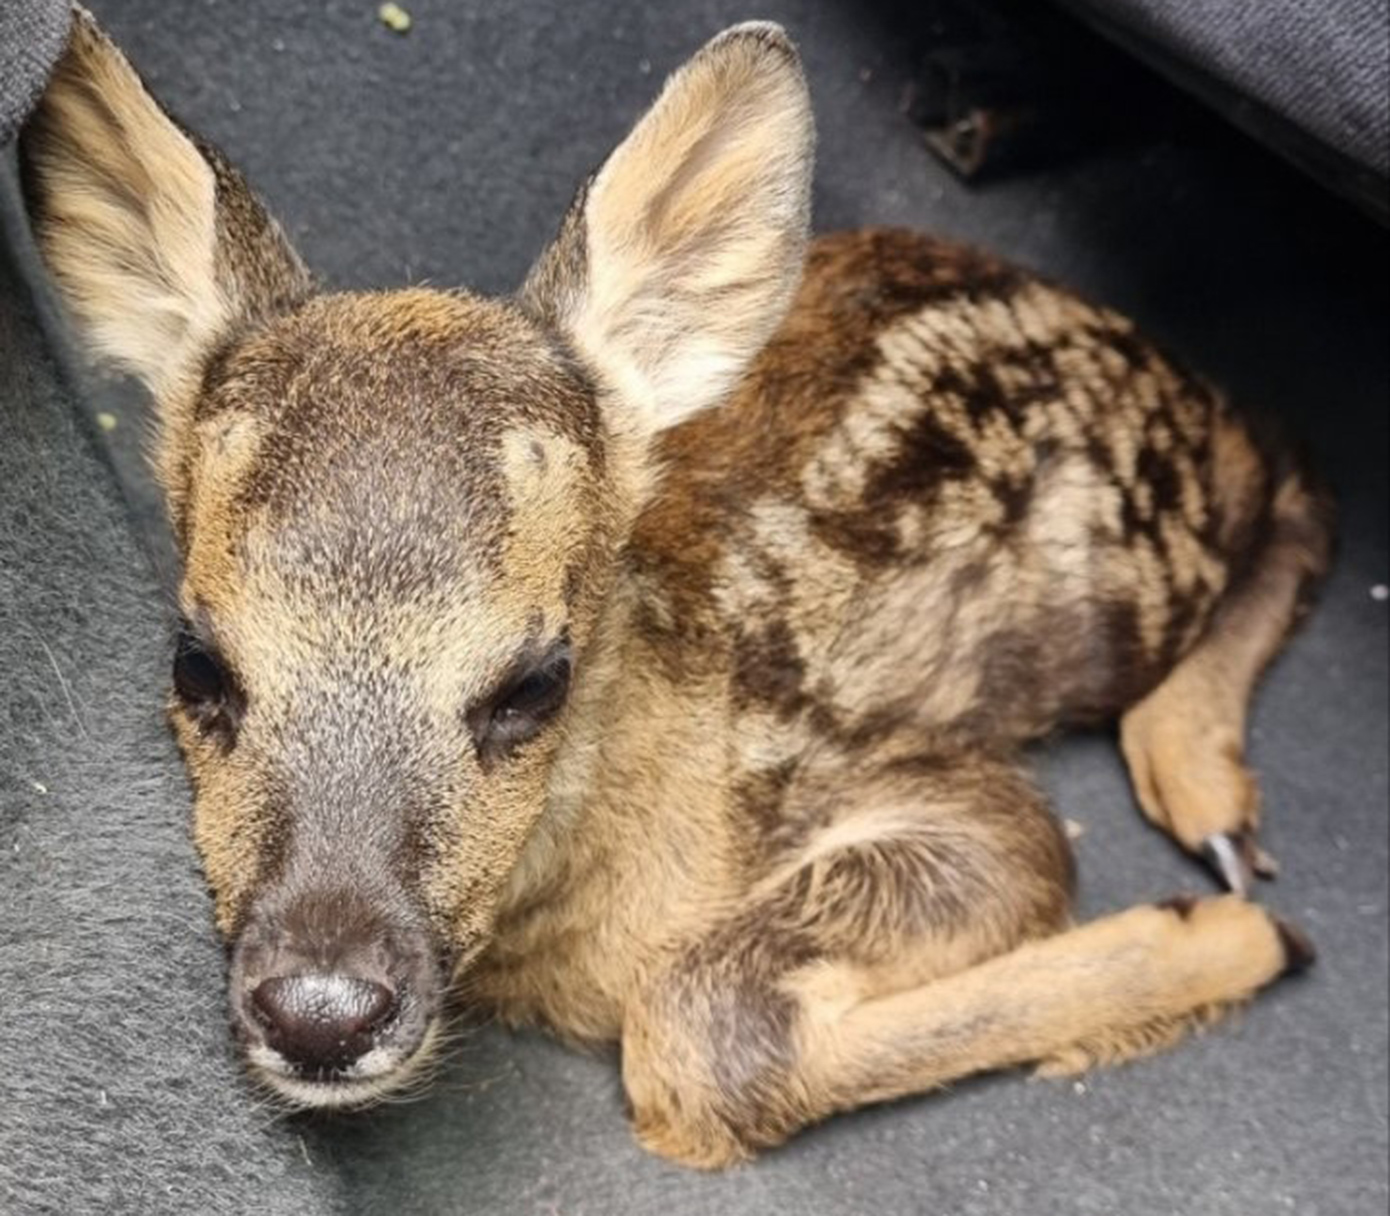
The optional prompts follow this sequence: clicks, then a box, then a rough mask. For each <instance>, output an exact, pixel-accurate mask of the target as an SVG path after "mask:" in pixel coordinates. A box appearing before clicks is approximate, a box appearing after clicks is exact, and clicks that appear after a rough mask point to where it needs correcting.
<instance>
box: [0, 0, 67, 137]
mask: <svg viewBox="0 0 1390 1216" xmlns="http://www.w3.org/2000/svg"><path fill="white" fill-rule="evenodd" d="M68 5H69V0H0V146H3V145H4V144H6V143H8V142H9V139H10V136H11V135H13V134H14V132H15V130H16V129H17V128H18V126H19V124H20V123H21V122H22V121H23V119H24V116H25V115H26V114H28V113H29V108H30V107H31V106H32V105H33V104H34V101H35V99H36V98H37V97H38V95H39V91H40V90H41V89H42V88H43V82H44V81H45V80H47V79H48V72H49V69H50V68H52V66H53V63H54V60H56V59H57V58H58V52H59V51H61V50H62V49H63V41H64V37H65V35H66V34H67V29H68V14H69V11H70V10H69V7H68Z"/></svg>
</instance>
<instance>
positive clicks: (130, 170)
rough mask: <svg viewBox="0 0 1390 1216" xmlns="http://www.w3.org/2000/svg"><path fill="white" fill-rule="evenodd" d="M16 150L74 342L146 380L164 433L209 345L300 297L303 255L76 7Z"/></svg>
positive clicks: (185, 402) (182, 408) (184, 404)
mask: <svg viewBox="0 0 1390 1216" xmlns="http://www.w3.org/2000/svg"><path fill="white" fill-rule="evenodd" d="M20 155H21V160H22V167H23V177H24V188H25V194H26V199H27V203H28V208H29V213H30V217H31V219H32V220H33V223H34V229H35V233H36V235H37V237H38V242H39V247H40V250H41V252H42V254H43V257H44V260H45V262H46V263H47V265H48V267H49V270H50V271H51V273H52V275H53V278H54V281H55V282H56V284H57V286H58V290H59V293H60V295H61V296H62V297H63V300H64V302H65V304H66V305H67V308H68V311H69V312H70V314H71V315H72V316H73V318H74V319H75V320H76V322H77V325H78V328H79V331H80V334H81V337H82V339H83V341H84V343H85V344H86V345H87V346H88V347H89V348H90V350H91V351H92V353H93V354H95V355H97V356H99V357H101V358H104V359H108V360H110V361H112V362H114V363H117V364H119V365H120V366H122V367H124V368H125V369H126V370H128V371H130V372H133V373H134V374H135V375H136V376H138V377H139V378H140V379H141V380H143V381H144V382H145V383H146V384H147V385H148V386H149V388H150V390H151V391H152V393H153V394H154V396H155V399H156V401H157V403H158V408H159V411H160V415H161V424H162V426H163V428H164V430H165V432H166V435H165V437H166V439H169V438H171V436H170V435H169V431H170V430H171V429H172V428H175V427H177V425H178V423H179V421H180V420H179V418H178V417H177V415H178V414H179V413H180V412H187V411H188V409H189V408H190V406H191V401H190V400H189V396H190V392H191V391H192V389H193V387H194V386H195V385H196V383H197V379H198V376H199V374H200V371H201V367H202V363H203V360H204V359H205V358H206V357H207V355H208V353H209V352H210V351H211V350H212V348H213V347H214V346H215V345H216V344H217V343H218V342H219V341H220V340H222V339H224V338H225V336H226V335H227V334H228V333H229V332H230V331H231V330H232V329H233V328H234V327H235V326H238V325H241V324H244V323H247V322H253V321H254V320H255V319H256V318H257V317H258V316H263V315H267V314H268V313H270V312H272V311H274V310H275V309H276V308H279V307H282V306H283V305H285V304H286V303H288V302H291V301H293V300H295V299H297V298H300V297H302V296H303V295H304V294H305V293H306V292H307V291H308V290H309V277H308V275H307V273H306V272H305V270H304V267H303V265H302V264H301V263H300V261H299V259H298V258H297V257H296V256H295V254H294V252H293V251H292V250H291V249H290V247H289V245H288V244H287V243H286V241H285V238H284V236H283V235H282V234H281V232H280V229H279V227H278V226H277V225H276V224H275V223H274V221H273V220H271V219H270V218H269V216H267V215H266V213H265V211H264V209H263V208H262V207H261V205H260V203H259V202H258V201H257V200H256V198H255V196H254V195H253V194H252V193H251V192H250V190H249V189H248V188H247V187H246V185H245V183H244V182H243V181H242V180H241V177H240V175H239V174H237V172H236V171H235V170H234V169H233V168H232V167H231V166H230V165H228V164H227V163H226V162H225V161H224V160H223V159H222V157H221V156H220V155H219V154H218V153H216V152H215V151H213V150H212V149H210V148H205V147H200V146H199V144H198V143H197V142H196V141H195V139H194V138H193V137H191V136H189V135H188V134H187V133H186V132H185V131H183V130H182V129H181V128H180V127H179V126H178V124H176V123H175V122H174V121H173V120H172V119H171V118H170V117H169V116H168V115H167V114H166V113H165V112H164V111H163V110H162V109H161V108H160V106H159V103H158V102H156V101H155V99H154V98H153V97H152V96H151V95H150V94H149V92H148V91H147V90H146V89H145V86H144V84H143V83H142V82H141V80H140V77H139V76H138V75H137V74H136V73H135V71H134V69H133V68H132V67H131V66H130V64H129V63H128V62H127V61H126V59H125V57H124V56H123V55H122V54H121V52H120V51H119V50H117V49H116V47H115V45H114V44H113V43H112V42H111V41H110V39H108V38H107V37H106V35H105V34H104V33H102V31H101V30H100V29H99V28H98V27H97V24H96V22H95V21H94V20H93V19H92V17H91V15H90V14H89V13H87V12H86V11H85V10H83V9H81V8H78V9H77V10H76V12H75V14H74V19H73V24H72V32H71V35H70V37H69V41H68V46H67V50H66V51H65V53H64V55H63V57H62V59H61V60H60V61H59V63H58V66H57V68H56V70H55V72H54V74H53V77H52V80H51V81H50V82H49V85H48V88H47V91H46V92H45V93H44V96H43V98H42V100H41V102H40V104H39V107H38V109H37V111H36V112H35V114H34V115H33V117H32V118H31V119H30V121H29V124H28V126H27V127H26V128H25V131H24V134H23V136H22V139H21V146H20ZM171 413H172V414H173V415H174V416H173V417H171V416H170V414H171Z"/></svg>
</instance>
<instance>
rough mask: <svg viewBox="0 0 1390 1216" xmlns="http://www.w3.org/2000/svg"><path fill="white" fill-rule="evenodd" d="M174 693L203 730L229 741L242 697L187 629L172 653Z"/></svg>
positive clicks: (219, 663) (221, 665) (210, 653)
mask: <svg viewBox="0 0 1390 1216" xmlns="http://www.w3.org/2000/svg"><path fill="white" fill-rule="evenodd" d="M174 693H175V695H176V696H177V697H178V699H179V702H180V703H181V704H182V705H183V707H184V709H185V710H187V711H188V713H189V715H190V716H191V717H192V718H193V719H194V720H195V721H196V722H197V723H198V725H199V726H201V727H202V728H203V729H204V730H207V731H212V732H216V733H218V734H221V735H223V736H224V737H225V738H226V740H227V741H230V739H231V736H232V734H233V733H234V732H235V730H236V726H237V722H238V721H239V719H240V716H241V694H240V692H239V690H238V689H237V686H236V681H235V680H233V679H232V676H231V673H230V672H228V670H227V667H226V665H225V664H224V663H223V662H222V660H221V659H220V658H219V657H218V656H217V655H216V654H215V653H214V652H213V651H212V649H211V648H209V647H208V646H206V645H204V644H203V642H201V641H200V640H199V639H198V638H197V637H196V636H195V635H194V633H193V632H192V630H190V629H188V628H184V629H181V630H180V631H179V635H178V641H177V643H176V645H175V650H174Z"/></svg>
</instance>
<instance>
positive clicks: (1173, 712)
mask: <svg viewBox="0 0 1390 1216" xmlns="http://www.w3.org/2000/svg"><path fill="white" fill-rule="evenodd" d="M1328 543H1329V542H1328V531H1327V527H1326V525H1325V523H1324V522H1323V521H1322V519H1321V513H1320V508H1319V505H1318V503H1317V502H1316V500H1315V499H1314V498H1313V496H1312V495H1310V494H1309V493H1308V491H1306V490H1305V489H1304V487H1303V485H1302V482H1301V481H1300V480H1299V478H1298V477H1297V476H1296V475H1295V476H1291V477H1289V478H1288V479H1287V480H1286V481H1285V482H1284V483H1283V484H1282V486H1281V487H1280V489H1279V491H1278V493H1277V495H1276V498H1275V501H1274V505H1273V518H1272V524H1271V533H1270V537H1269V539H1268V541H1267V542H1266V544H1265V547H1264V548H1263V549H1262V551H1261V553H1260V555H1259V557H1258V558H1257V560H1256V563H1255V565H1254V567H1253V568H1252V569H1251V570H1250V571H1249V572H1248V574H1247V575H1246V577H1245V578H1244V579H1243V580H1241V581H1240V582H1239V583H1238V584H1237V586H1236V587H1235V588H1234V589H1233V591H1232V592H1231V593H1230V595H1229V597H1228V599H1227V600H1226V602H1225V603H1224V604H1223V605H1222V606H1221V607H1220V608H1219V609H1218V611H1217V614H1216V616H1215V618H1214V620H1213V622H1212V626H1211V628H1210V629H1209V630H1208V632H1207V634H1206V636H1205V637H1204V638H1203V639H1202V641H1201V642H1199V643H1198V644H1197V646H1196V647H1195V648H1194V649H1193V650H1191V651H1190V652H1189V653H1188V654H1187V655H1186V656H1185V657H1184V658H1183V659H1182V661H1181V662H1179V663H1178V665H1177V666H1176V667H1174V668H1173V670H1172V671H1171V672H1170V673H1169V674H1168V676H1167V678H1166V679H1164V681H1163V682H1162V683H1161V684H1159V686H1158V687H1157V688H1156V689H1154V691H1153V692H1151V693H1150V694H1149V695H1148V696H1147V697H1145V698H1144V700H1142V701H1140V702H1139V703H1138V704H1137V705H1135V706H1134V707H1133V708H1132V709H1130V710H1129V711H1128V712H1127V713H1126V714H1125V715H1124V718H1123V719H1122V721H1121V727H1120V741H1121V746H1122V748H1123V750H1124V754H1125V759H1126V761H1127V762H1128V764H1129V770H1130V775H1131V777H1132V779H1133V781H1134V789H1135V793H1136V796H1137V797H1138V799H1139V805H1140V806H1141V807H1142V809H1143V811H1144V814H1145V815H1146V816H1147V817H1148V818H1149V819H1150V820H1151V821H1152V822H1153V823H1154V824H1156V825H1157V826H1158V827H1160V828H1162V829H1163V830H1164V831H1166V832H1168V833H1169V834H1171V835H1172V836H1173V837H1174V838H1175V839H1176V840H1177V841H1178V842H1179V843H1180V844H1181V845H1182V846H1183V847H1184V848H1186V849H1188V850H1189V851H1191V852H1193V853H1198V854H1202V855H1205V856H1206V857H1207V859H1208V860H1209V861H1210V862H1211V863H1212V864H1213V865H1214V866H1215V868H1216V869H1217V871H1218V872H1219V873H1220V874H1221V876H1222V877H1223V878H1224V879H1225V881H1226V882H1227V884H1228V885H1229V886H1230V888H1231V889H1232V890H1234V891H1236V892H1237V893H1239V894H1244V893H1246V892H1247V891H1248V890H1249V887H1250V882H1251V879H1252V877H1253V876H1254V875H1255V874H1259V875H1262V876H1265V877H1269V876H1272V875H1273V873H1274V872H1275V868H1276V867H1275V864H1274V861H1273V859H1272V858H1270V857H1269V856H1268V854H1266V853H1264V852H1263V850H1261V849H1260V848H1259V847H1258V845H1257V844H1256V843H1255V832H1256V829H1257V828H1258V826H1259V818H1260V792H1259V786H1258V785H1257V784H1256V782H1255V778H1254V776H1253V775H1252V774H1251V772H1250V770H1249V769H1248V768H1247V767H1246V766H1245V760H1244V754H1245V719H1246V711H1247V707H1248V705H1249V703H1250V697H1251V694H1252V693H1253V691H1254V688H1255V684H1256V682H1257V681H1258V680H1259V677H1260V675H1261V673H1262V672H1263V671H1264V669H1265V667H1266V666H1267V665H1268V663H1269V662H1270V660H1271V659H1273V658H1274V656H1275V655H1276V654H1277V653H1278V652H1279V649H1280V647H1281V646H1282V645H1283V643H1284V640H1285V638H1286V637H1287V636H1288V633H1289V630H1290V629H1291V628H1292V626H1293V624H1294V622H1295V620H1296V618H1297V616H1298V612H1299V608H1300V601H1301V599H1302V598H1303V596H1304V594H1305V591H1306V588H1307V585H1308V584H1309V582H1310V581H1311V580H1312V579H1313V578H1315V577H1316V576H1317V575H1319V574H1320V573H1321V572H1322V570H1323V568H1324V567H1325V566H1326V562H1327V549H1328Z"/></svg>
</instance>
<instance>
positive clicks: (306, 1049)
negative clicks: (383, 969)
mask: <svg viewBox="0 0 1390 1216" xmlns="http://www.w3.org/2000/svg"><path fill="white" fill-rule="evenodd" d="M251 1003H252V1005H253V1006H254V1007H255V1010H256V1013H257V1014H258V1015H259V1016H260V1019H261V1021H262V1023H263V1024H264V1025H265V1030H266V1042H267V1043H268V1044H269V1046H271V1047H273V1048H274V1049H275V1050H276V1051H278V1052H279V1053H280V1054H281V1055H282V1056H284V1057H285V1058H286V1059H287V1060H289V1061H290V1062H291V1063H293V1064H297V1065H299V1066H300V1067H301V1068H307V1069H313V1070H315V1071H318V1072H332V1071H341V1070H343V1069H346V1068H347V1067H348V1066H349V1065H351V1064H352V1063H353V1062H354V1061H356V1060H357V1059H359V1058H360V1057H361V1056H363V1055H365V1054H366V1053H367V1052H369V1051H370V1050H371V1049H372V1032H373V1031H374V1030H376V1029H378V1028H379V1027H380V1026H381V1024H382V1023H383V1022H384V1021H386V1019H387V1018H388V1017H389V1016H390V1015H391V1013H392V1012H393V1011H394V1009H395V1006H396V994H395V993H394V992H392V991H391V989H389V988H387V987H385V986H384V985H382V984H376V983H373V982H372V981H371V980H363V979H357V978H355V977H353V976H347V975H315V974H309V975H281V976H275V977H273V978H271V979H268V980H262V981H261V982H260V983H259V984H258V985H257V986H256V990H255V991H254V992H253V993H252V994H251Z"/></svg>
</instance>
